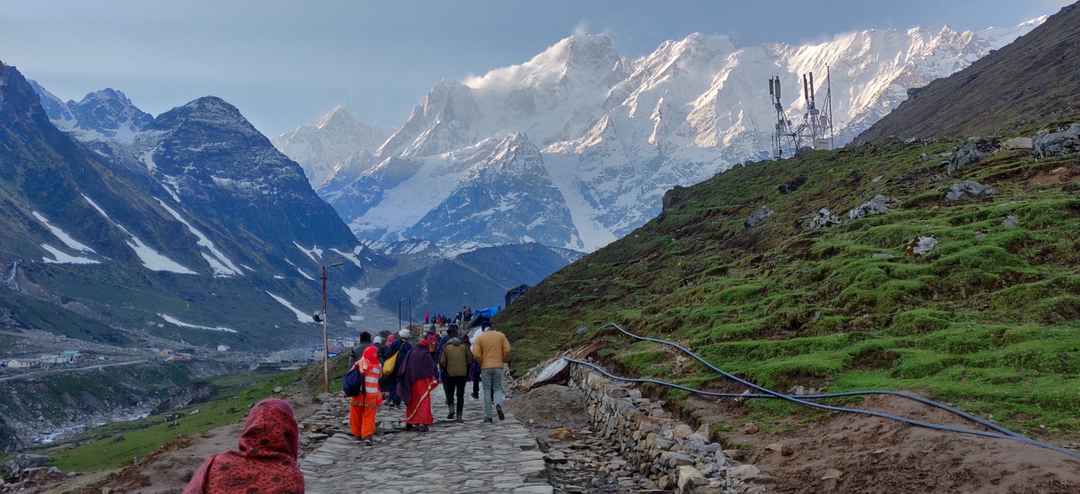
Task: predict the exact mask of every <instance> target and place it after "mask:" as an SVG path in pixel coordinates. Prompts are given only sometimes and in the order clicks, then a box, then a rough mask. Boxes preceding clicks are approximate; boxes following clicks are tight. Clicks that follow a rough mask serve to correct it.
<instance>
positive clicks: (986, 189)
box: [945, 180, 997, 202]
mask: <svg viewBox="0 0 1080 494" xmlns="http://www.w3.org/2000/svg"><path fill="white" fill-rule="evenodd" d="M996 193H997V190H996V189H994V188H993V187H990V186H988V185H983V184H980V183H979V182H976V181H974V180H964V181H963V182H959V183H956V184H953V186H952V187H949V190H947V191H946V192H945V200H946V201H949V202H957V201H960V200H962V199H965V198H966V199H984V198H987V197H990V196H993V195H994V194H996Z"/></svg>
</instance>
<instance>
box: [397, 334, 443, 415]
mask: <svg viewBox="0 0 1080 494" xmlns="http://www.w3.org/2000/svg"><path fill="white" fill-rule="evenodd" d="M434 351H435V337H434V336H433V335H427V336H425V337H424V339H423V340H421V341H420V343H418V344H417V345H416V346H415V347H413V348H412V349H411V350H409V354H408V355H407V356H406V359H405V363H404V365H403V366H402V368H401V371H402V372H401V376H400V379H398V395H399V396H401V397H402V398H404V399H405V430H417V431H420V432H427V430H428V426H429V425H431V424H432V423H434V422H435V418H434V417H433V416H432V415H431V392H432V391H433V390H434V389H435V388H436V387H438V386H439V373H438V370H437V369H436V366H435V360H434V359H433V358H432V356H431V354H432V352H434Z"/></svg>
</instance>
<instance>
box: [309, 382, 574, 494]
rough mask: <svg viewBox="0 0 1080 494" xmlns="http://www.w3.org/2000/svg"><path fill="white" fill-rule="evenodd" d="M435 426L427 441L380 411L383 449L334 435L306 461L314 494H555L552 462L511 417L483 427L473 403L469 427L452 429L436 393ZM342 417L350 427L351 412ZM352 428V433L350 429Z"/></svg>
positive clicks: (393, 412)
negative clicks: (547, 462) (547, 466)
mask: <svg viewBox="0 0 1080 494" xmlns="http://www.w3.org/2000/svg"><path fill="white" fill-rule="evenodd" d="M433 395H434V396H433V398H434V400H433V401H434V403H433V412H434V414H435V425H434V426H432V427H431V431H430V432H427V433H416V432H405V431H404V430H402V419H403V415H404V413H403V410H404V407H402V408H401V409H393V408H390V407H388V406H384V407H382V408H381V409H380V410H379V416H380V417H379V422H380V423H379V429H380V431H379V434H377V435H376V438H377V441H378V442H377V444H375V445H374V446H366V445H364V444H362V443H359V442H357V441H356V440H355V439H353V437H352V436H351V435H349V434H348V433H346V432H338V433H335V434H333V435H332V436H331V437H330V438H329V439H326V440H325V441H324V442H322V443H321V444H320V445H319V446H318V447H317V448H316V449H315V450H314V451H311V452H309V453H308V454H307V455H306V456H304V458H303V459H301V461H300V468H301V470H303V471H304V477H305V483H306V487H307V489H306V491H307V492H308V493H309V494H321V493H335V492H365V493H372V494H375V493H380V494H407V493H431V494H437V493H454V494H458V493H489V492H499V493H503V492H505V493H511V494H546V493H551V492H553V489H552V487H551V485H550V484H549V483H548V482H547V480H546V473H545V463H544V455H543V453H541V452H540V451H539V450H538V449H537V444H536V441H535V440H534V439H533V438H532V436H530V434H529V431H528V430H526V429H525V427H524V426H522V425H521V424H520V423H519V422H518V421H517V420H515V419H514V418H513V417H512V416H510V415H509V414H508V415H507V417H506V421H504V422H499V421H498V418H496V419H495V423H494V424H485V423H483V403H482V402H481V401H479V400H473V399H472V398H470V397H469V396H466V397H465V423H463V424H459V423H456V422H449V421H446V420H445V418H446V415H447V413H448V410H447V408H446V401H445V399H444V397H443V393H442V389H441V388H440V389H437V390H435V391H434V392H433ZM330 408H332V409H334V410H337V413H338V414H340V416H341V417H342V420H344V418H345V416H344V413H345V407H343V406H337V404H336V402H335V403H334V406H332V407H330ZM346 427H347V426H346Z"/></svg>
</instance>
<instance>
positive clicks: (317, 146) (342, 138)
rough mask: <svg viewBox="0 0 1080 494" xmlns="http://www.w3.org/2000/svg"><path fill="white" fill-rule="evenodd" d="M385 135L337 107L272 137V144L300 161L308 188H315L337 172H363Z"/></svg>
mask: <svg viewBox="0 0 1080 494" xmlns="http://www.w3.org/2000/svg"><path fill="white" fill-rule="evenodd" d="M389 135H390V134H389V132H387V131H385V130H383V129H380V128H377V127H372V126H370V125H367V124H364V123H362V122H360V121H359V120H357V119H356V117H354V116H353V115H352V113H349V111H348V110H346V109H345V108H344V107H341V106H338V107H336V108H334V109H333V110H331V111H330V112H329V113H327V114H325V115H323V116H322V117H320V118H319V119H318V120H317V121H316V122H315V123H313V124H310V125H303V126H301V127H298V128H296V129H294V130H291V131H289V132H286V133H284V134H281V135H279V136H277V137H275V138H274V139H273V143H274V146H276V147H277V148H278V149H279V150H281V152H282V153H285V154H286V155H288V156H289V157H290V158H292V159H293V160H295V161H296V162H297V163H300V166H301V167H303V168H304V173H305V174H306V175H307V178H308V180H309V181H311V185H312V187H319V186H320V185H323V184H324V183H326V182H327V181H329V180H330V179H332V178H334V177H336V176H337V175H338V174H339V173H340V174H343V175H345V176H349V177H352V178H353V179H355V178H356V177H357V176H359V174H361V173H363V172H364V171H367V168H368V167H370V166H371V163H372V158H371V157H372V155H373V154H374V152H375V150H377V149H378V148H379V146H380V145H382V143H383V141H385V140H386V138H387V137H388V136H389Z"/></svg>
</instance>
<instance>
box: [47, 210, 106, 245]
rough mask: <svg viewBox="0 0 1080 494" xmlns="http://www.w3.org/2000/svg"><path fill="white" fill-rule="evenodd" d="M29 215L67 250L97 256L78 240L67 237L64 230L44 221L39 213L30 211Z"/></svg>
mask: <svg viewBox="0 0 1080 494" xmlns="http://www.w3.org/2000/svg"><path fill="white" fill-rule="evenodd" d="M30 214H33V215H34V218H37V220H38V221H40V222H41V224H43V225H45V228H47V229H48V230H49V233H52V235H53V236H54V237H56V238H57V239H59V240H60V241H61V242H63V243H64V245H66V246H67V247H68V248H69V249H71V250H77V251H79V252H88V253H91V254H97V252H95V251H94V249H91V248H90V247H89V246H87V245H86V244H84V243H82V242H79V241H78V240H75V239H74V238H73V237H72V236H71V235H68V234H67V232H65V231H64V230H61V229H60V227H58V226H55V225H53V224H52V223H49V220H48V219H46V218H45V216H43V215H42V214H41V213H39V212H37V211H32V212H31V213H30Z"/></svg>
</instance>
